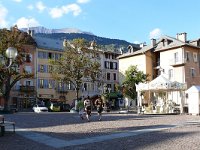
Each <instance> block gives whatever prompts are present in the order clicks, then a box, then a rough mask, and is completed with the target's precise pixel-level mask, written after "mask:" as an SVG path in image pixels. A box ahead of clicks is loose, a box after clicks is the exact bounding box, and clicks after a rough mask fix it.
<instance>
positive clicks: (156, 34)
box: [149, 28, 162, 39]
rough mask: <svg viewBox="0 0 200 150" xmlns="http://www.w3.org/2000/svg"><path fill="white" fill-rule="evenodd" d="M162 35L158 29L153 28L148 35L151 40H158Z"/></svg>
mask: <svg viewBox="0 0 200 150" xmlns="http://www.w3.org/2000/svg"><path fill="white" fill-rule="evenodd" d="M161 34H162V31H161V29H159V28H155V29H153V30H152V31H151V32H150V33H149V38H150V39H152V38H155V39H156V38H159V37H160V36H161Z"/></svg>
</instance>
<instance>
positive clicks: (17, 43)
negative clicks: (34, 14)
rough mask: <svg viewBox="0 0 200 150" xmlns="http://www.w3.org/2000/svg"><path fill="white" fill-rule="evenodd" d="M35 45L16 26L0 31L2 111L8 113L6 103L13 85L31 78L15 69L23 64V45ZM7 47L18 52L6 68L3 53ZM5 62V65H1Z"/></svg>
mask: <svg viewBox="0 0 200 150" xmlns="http://www.w3.org/2000/svg"><path fill="white" fill-rule="evenodd" d="M25 44H28V45H36V44H35V42H34V40H33V39H32V37H31V36H30V35H28V34H27V33H25V32H21V31H20V30H19V29H18V28H17V26H14V27H11V29H10V30H8V29H5V28H4V29H0V58H1V62H0V72H1V74H0V93H1V96H3V98H4V100H5V103H4V110H5V111H8V110H9V108H8V102H9V99H10V91H11V89H12V87H13V86H14V85H15V83H16V82H17V81H19V80H21V79H23V78H31V77H33V74H29V73H27V72H26V71H25V70H24V71H23V72H22V73H19V72H17V71H16V69H15V68H16V67H18V66H20V65H22V64H23V63H24V61H25V60H24V49H23V45H25ZM8 47H14V48H16V49H17V51H18V55H17V58H16V59H15V60H14V61H13V63H12V66H11V67H9V68H6V67H5V65H6V64H8V61H9V60H8V59H7V58H6V56H5V51H6V49H7V48H8ZM3 60H5V63H2V62H3Z"/></svg>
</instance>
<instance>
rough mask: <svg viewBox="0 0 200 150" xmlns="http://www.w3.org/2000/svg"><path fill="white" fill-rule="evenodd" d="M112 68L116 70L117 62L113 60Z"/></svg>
mask: <svg viewBox="0 0 200 150" xmlns="http://www.w3.org/2000/svg"><path fill="white" fill-rule="evenodd" d="M113 69H115V70H117V63H116V62H113Z"/></svg>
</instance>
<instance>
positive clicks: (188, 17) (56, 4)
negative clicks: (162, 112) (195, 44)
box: [0, 0, 200, 43]
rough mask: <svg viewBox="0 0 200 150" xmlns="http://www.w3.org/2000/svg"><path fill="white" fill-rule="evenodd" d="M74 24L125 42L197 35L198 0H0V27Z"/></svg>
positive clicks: (199, 27)
mask: <svg viewBox="0 0 200 150" xmlns="http://www.w3.org/2000/svg"><path fill="white" fill-rule="evenodd" d="M14 24H17V25H18V27H19V28H20V27H27V26H29V27H32V26H44V27H46V28H50V29H59V28H77V29H80V30H82V31H87V32H92V33H93V34H95V35H98V36H102V37H108V38H116V39H122V40H126V41H129V42H132V43H133V42H136V43H141V42H147V43H149V41H150V39H151V38H158V37H159V36H160V35H162V34H164V35H169V36H172V37H175V36H176V34H177V33H181V32H186V33H187V35H188V39H197V38H200V1H199V0H165V1H163V0H0V27H1V28H2V27H10V26H12V25H14Z"/></svg>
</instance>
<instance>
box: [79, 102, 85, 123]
mask: <svg viewBox="0 0 200 150" xmlns="http://www.w3.org/2000/svg"><path fill="white" fill-rule="evenodd" d="M77 107H78V110H79V112H78V113H79V116H80V118H81V119H82V120H83V119H84V117H83V116H84V101H83V100H81V101H79V102H78V104H77Z"/></svg>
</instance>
